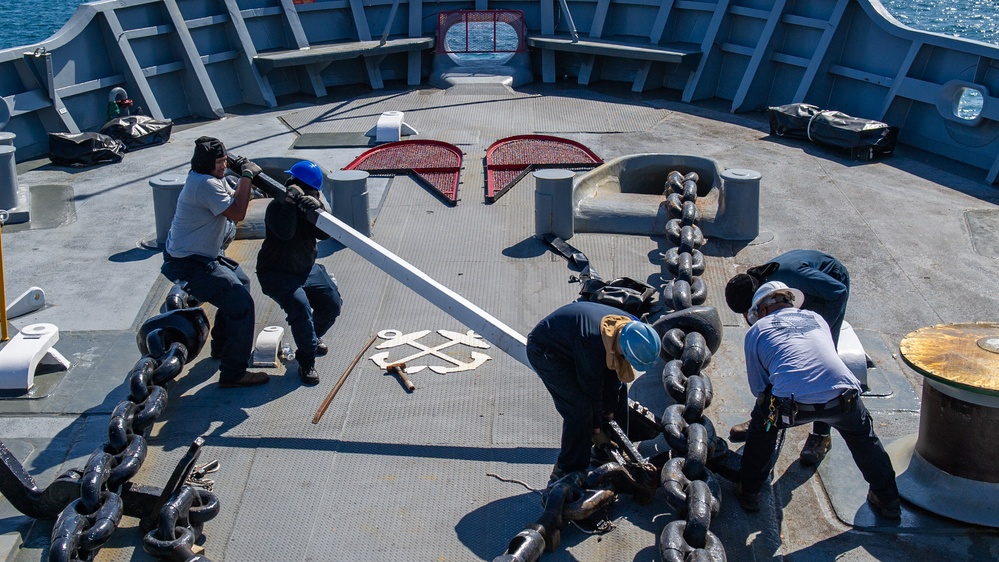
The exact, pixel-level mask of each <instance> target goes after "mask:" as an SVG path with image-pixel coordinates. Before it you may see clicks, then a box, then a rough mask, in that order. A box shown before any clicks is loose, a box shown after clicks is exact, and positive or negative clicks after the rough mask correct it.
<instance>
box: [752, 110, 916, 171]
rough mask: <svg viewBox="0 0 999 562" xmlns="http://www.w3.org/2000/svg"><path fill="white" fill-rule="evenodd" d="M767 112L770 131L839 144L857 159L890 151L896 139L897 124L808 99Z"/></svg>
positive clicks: (817, 141) (869, 157)
mask: <svg viewBox="0 0 999 562" xmlns="http://www.w3.org/2000/svg"><path fill="white" fill-rule="evenodd" d="M767 114H768V117H769V121H770V134H771V135H776V136H779V137H790V138H797V139H808V140H810V141H812V142H815V143H818V144H822V145H825V146H832V147H837V148H842V149H844V150H846V151H847V153H848V154H849V155H850V157H851V158H853V159H856V160H873V159H874V157H876V156H884V155H888V154H891V153H892V152H893V151H894V150H895V144H896V142H897V140H898V127H892V126H890V125H888V124H886V123H882V122H880V121H875V120H873V119H864V118H861V117H851V116H849V115H847V114H845V113H843V112H841V111H823V110H821V109H819V108H818V107H817V106H814V105H811V104H807V103H792V104H788V105H782V106H779V107H771V108H769V109H768V111H767Z"/></svg>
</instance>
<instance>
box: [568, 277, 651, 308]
mask: <svg viewBox="0 0 999 562" xmlns="http://www.w3.org/2000/svg"><path fill="white" fill-rule="evenodd" d="M579 297H580V299H581V300H588V301H592V302H599V303H602V304H606V305H610V306H613V307H615V308H620V309H621V310H624V311H625V312H628V313H630V314H632V315H634V316H637V317H639V318H641V317H642V316H643V315H645V314H648V313H649V312H651V311H652V308H653V307H654V306H655V305H656V303H657V302H659V292H658V291H657V290H656V288H655V287H653V286H652V285H649V284H648V283H643V282H641V281H636V280H634V279H632V278H631V277H618V278H617V279H612V280H610V281H604V280H603V279H587V280H585V281H583V284H582V287H581V288H580V291H579Z"/></svg>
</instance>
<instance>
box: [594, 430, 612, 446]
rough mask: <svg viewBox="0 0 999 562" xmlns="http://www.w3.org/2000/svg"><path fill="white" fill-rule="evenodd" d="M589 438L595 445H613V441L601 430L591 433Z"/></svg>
mask: <svg viewBox="0 0 999 562" xmlns="http://www.w3.org/2000/svg"><path fill="white" fill-rule="evenodd" d="M590 438H591V439H592V441H593V444H594V445H596V446H597V447H612V448H613V447H615V445H614V442H613V441H611V440H610V437H608V435H607V434H606V433H605V432H603V431H601V432H600V433H593V434H591V435H590Z"/></svg>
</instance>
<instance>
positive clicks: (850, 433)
mask: <svg viewBox="0 0 999 562" xmlns="http://www.w3.org/2000/svg"><path fill="white" fill-rule="evenodd" d="M761 402H762V401H759V400H758V401H757V403H756V407H754V408H753V414H752V417H751V418H750V420H749V429H748V431H747V433H746V446H745V448H744V449H743V453H742V471H741V473H740V480H741V481H742V489H743V491H744V492H747V493H756V492H759V491H760V490H761V489H762V488H763V484H764V482H766V479H767V476H768V475H769V474H770V471H771V470H773V468H774V464H775V463H776V462H777V458H776V455H774V451H775V450H776V448H777V433H778V430H777V428H776V427H771V428H770V431H764V428H765V424H766V419H767V412H765V411H764V408H765V407H766V406H765V405H763V404H761ZM839 410H841V409H840V408H835V409H831V410H826V411H820V412H801V411H799V412H798V416H797V419H795V423H794V425H795V426H798V425H803V424H806V423H812V422H814V421H824V422H827V423H828V424H830V425H831V426H833V427H835V428H836V431H838V432H839V434H840V435H841V436H842V437H843V440H844V441H846V446H847V447H848V448H849V449H850V454H852V455H853V462H855V463H857V468H859V469H860V473H861V474H863V475H864V480H866V481H867V483H868V484H870V487H871V490H873V491H874V493H875V494H877V496H878V497H879V498H881V499H883V500H885V501H890V500H891V499H894V498H898V487H897V486H896V485H895V471H894V469H893V468H892V466H891V459H890V458H889V457H888V453H886V452H885V449H884V447H883V446H882V445H881V441H880V440H879V439H878V436H877V435H875V434H874V425H873V424H872V423H871V415H870V413H869V412H868V411H867V408H866V407H864V402H863V400H861V399H860V398H857V405H856V408H854V409H853V411H851V412H845V413H844V412H842V411H839ZM827 462H828V461H827Z"/></svg>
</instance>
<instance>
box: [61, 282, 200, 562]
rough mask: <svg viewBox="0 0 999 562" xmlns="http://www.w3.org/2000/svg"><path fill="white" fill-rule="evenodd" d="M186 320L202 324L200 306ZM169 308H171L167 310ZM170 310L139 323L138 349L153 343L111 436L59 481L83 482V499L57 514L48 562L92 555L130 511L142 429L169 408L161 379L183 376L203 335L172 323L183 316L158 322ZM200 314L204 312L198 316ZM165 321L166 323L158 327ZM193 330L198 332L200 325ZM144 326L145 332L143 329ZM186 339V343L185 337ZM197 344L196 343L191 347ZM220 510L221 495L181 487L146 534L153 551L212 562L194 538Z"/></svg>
mask: <svg viewBox="0 0 999 562" xmlns="http://www.w3.org/2000/svg"><path fill="white" fill-rule="evenodd" d="M184 306H186V303H184V302H183V299H180V300H178V299H177V298H176V296H175V295H173V294H172V298H171V299H168V300H167V308H168V309H170V310H176V311H179V310H180V308H181V307H184ZM189 310H190V311H191V313H190V314H188V315H186V316H187V320H183V319H180V320H179V322H180V323H183V322H185V321H190V322H192V323H200V322H202V320H203V322H204V323H205V324H206V325H207V318H206V317H205V318H203V319H202V318H201V317H204V312H203V311H201V310H200V309H189ZM169 314H170V312H168V313H167V315H169ZM167 315H161V316H158V317H155V318H153V319H150V320H149V321H147V323H146V324H144V325H143V329H140V333H139V337H138V343H139V348H140V350H144V349H148V352H145V353H144V355H143V356H142V358H141V359H139V361H138V362H137V363H136V364H135V366H134V367H133V368H132V371H131V372H130V373H129V375H128V385H129V396H128V399H127V400H124V401H122V402H121V403H119V404H118V406H117V407H115V409H114V411H113V412H112V414H111V421H110V423H109V424H108V440H107V441H106V442H105V443H104V445H103V446H102V447H100V448H98V449H97V450H96V451H94V453H93V454H92V455H91V456H90V459H89V460H88V461H87V463H86V466H85V467H84V468H83V469H82V471H81V470H80V469H74V470H71V471H68V472H67V473H64V474H63V475H62V476H60V479H71V480H77V481H78V482H79V489H80V497H79V498H78V499H76V500H73V501H72V502H71V503H70V504H69V505H67V506H66V508H65V509H63V510H62V513H60V514H59V517H58V519H57V520H56V523H55V526H54V527H53V529H52V541H51V547H50V549H49V560H50V562H57V561H58V562H63V561H66V562H70V561H72V562H75V561H78V560H79V561H90V560H93V559H94V557H95V556H96V554H97V552H98V551H99V550H100V549H101V547H102V546H103V545H104V544H105V543H106V542H107V540H108V539H109V538H111V534H112V533H113V532H114V531H115V530H116V529H117V528H118V524H119V522H120V521H121V518H122V515H123V514H124V510H125V509H124V508H125V506H124V502H123V501H122V489H123V486H124V485H125V484H126V483H127V482H128V481H129V480H130V479H131V478H132V477H133V476H135V475H136V474H137V473H138V472H139V469H140V468H141V467H142V463H143V461H144V460H145V458H146V452H147V447H146V440H145V438H144V437H143V434H144V432H145V431H146V430H147V429H148V428H150V427H151V426H152V424H153V423H154V422H155V421H156V420H157V419H158V418H159V417H160V416H161V415H162V414H163V411H164V409H165V408H166V405H167V391H166V389H164V388H163V385H164V384H166V383H167V382H169V381H171V380H173V379H174V378H176V377H177V375H179V374H180V373H181V372H182V370H183V367H184V365H185V364H186V363H187V360H188V356H189V352H193V355H196V354H197V353H198V351H200V347H201V345H202V344H203V343H204V342H203V340H202V341H195V342H194V343H193V344H192V341H191V340H192V338H190V337H185V335H186V334H185V333H184V332H185V331H187V330H185V329H183V328H181V329H179V330H177V329H171V327H170V325H171V324H173V323H175V322H177V321H178V319H176V318H171V319H169V320H166V321H160V322H158V321H157V319H163V318H164V317H165V316H167ZM198 315H200V317H199V316H198ZM158 324H162V326H158ZM190 331H197V329H196V328H193V329H191V330H190ZM144 332H145V337H143V334H144ZM185 339H186V340H187V342H188V345H185V344H184V343H182V340H185ZM191 346H193V347H194V349H193V350H192V349H189V347H191ZM218 512H219V502H218V498H217V497H216V496H215V495H214V494H213V493H212V492H211V491H209V490H206V489H199V490H195V489H193V488H191V486H189V485H182V486H179V488H178V489H177V490H176V491H175V492H174V493H173V494H172V496H171V497H169V498H168V499H166V501H165V502H164V504H163V506H162V508H161V509H160V513H159V525H157V527H156V528H155V529H154V530H152V531H150V532H149V533H148V534H147V535H146V536H145V538H144V539H143V546H144V548H145V550H146V552H148V553H149V554H152V555H153V556H157V557H160V558H171V559H173V560H186V561H190V562H195V561H196V562H208V559H206V558H204V557H202V556H198V555H195V554H194V552H193V551H192V547H193V546H194V541H195V540H196V539H197V537H199V536H200V535H201V529H202V525H203V524H204V523H205V522H206V521H209V520H211V519H212V518H213V517H215V516H216V515H217V514H218Z"/></svg>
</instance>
